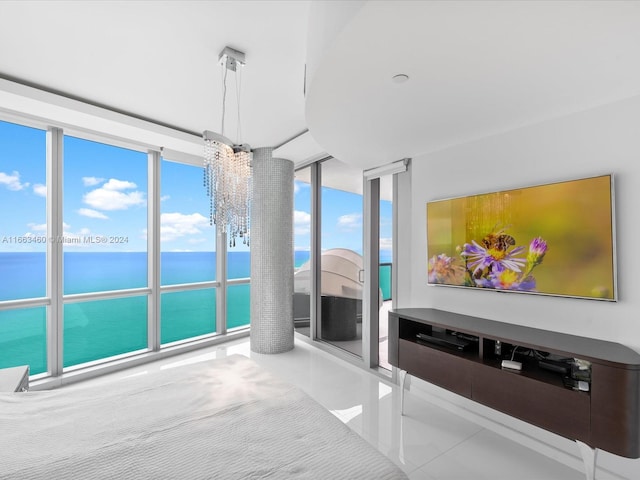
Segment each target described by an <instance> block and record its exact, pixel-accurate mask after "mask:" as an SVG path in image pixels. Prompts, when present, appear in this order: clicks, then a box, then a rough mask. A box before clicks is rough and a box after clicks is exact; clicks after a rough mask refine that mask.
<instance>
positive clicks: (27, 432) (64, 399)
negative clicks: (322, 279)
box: [0, 355, 407, 480]
mask: <svg viewBox="0 0 640 480" xmlns="http://www.w3.org/2000/svg"><path fill="white" fill-rule="evenodd" d="M0 478H2V479H20V480H22V479H25V480H27V479H47V480H49V479H73V478H75V479H106V478H109V479H205V478H210V479H224V480H231V479H294V478H295V479H298V478H317V479H363V480H364V479H367V480H370V479H389V480H390V479H394V480H395V479H406V478H407V477H406V476H405V475H404V473H402V471H401V470H400V469H399V468H398V467H397V466H396V465H394V464H393V463H392V462H390V461H389V460H388V459H387V458H386V457H384V456H383V455H382V454H380V453H379V452H378V451H377V450H375V449H374V448H373V447H372V446H370V445H369V444H368V443H367V442H366V441H364V440H363V439H362V438H360V437H359V436H358V435H357V434H355V433H354V432H352V431H351V430H350V429H349V427H347V426H346V425H344V424H343V423H342V422H340V420H338V419H337V418H335V417H334V416H333V415H332V414H331V413H329V412H328V411H327V410H325V409H324V408H323V407H322V406H320V405H319V404H317V403H316V402H315V401H314V400H312V399H311V398H310V397H308V396H307V395H306V394H305V393H304V392H302V391H301V390H299V389H298V388H296V387H294V386H291V385H289V384H287V383H285V382H282V381H280V380H278V379H276V378H275V377H273V376H272V375H270V374H269V373H268V372H266V371H265V370H263V369H262V368H260V367H259V366H258V365H256V364H255V363H254V362H252V361H251V360H249V359H247V358H246V357H243V356H240V355H234V356H231V357H229V358H225V359H219V360H212V361H209V362H203V363H202V364H196V365H190V366H186V367H179V368H173V369H168V370H165V371H162V372H158V373H152V374H148V375H143V376H140V377H132V378H129V379H125V380H121V381H117V382H113V383H112V384H108V386H105V385H103V386H102V387H100V388H99V389H98V388H93V387H92V388H88V387H87V388H63V389H59V390H53V391H47V392H27V393H16V394H9V393H7V394H0Z"/></svg>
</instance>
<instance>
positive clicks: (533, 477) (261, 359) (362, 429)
mask: <svg viewBox="0 0 640 480" xmlns="http://www.w3.org/2000/svg"><path fill="white" fill-rule="evenodd" d="M233 354H241V355H245V356H247V357H250V358H251V359H252V360H254V361H255V362H257V363H258V364H260V365H261V366H262V367H264V368H265V369H267V370H269V371H270V372H271V373H272V374H274V375H276V376H278V377H280V378H282V379H283V380H285V381H288V382H290V383H292V384H294V385H296V386H298V387H299V388H301V389H302V390H303V391H305V392H306V393H307V394H308V395H310V396H311V397H312V398H314V399H315V400H316V401H317V402H318V403H320V404H321V405H323V406H324V407H325V408H327V409H328V410H329V411H331V412H332V413H333V414H334V415H335V416H336V417H337V418H339V419H340V420H342V421H343V422H344V423H345V424H346V425H348V426H349V427H350V428H351V429H352V430H353V431H354V432H356V433H358V434H359V435H361V436H362V437H363V438H364V439H366V440H367V441H368V442H369V443H370V444H371V445H373V446H375V447H376V448H377V449H378V450H379V451H380V452H382V453H383V454H384V455H386V456H387V457H388V458H390V459H391V460H392V461H393V462H395V463H396V464H397V465H399V466H400V467H401V468H402V469H403V470H404V471H405V472H406V473H407V475H408V476H409V478H410V479H411V480H467V479H474V480H485V479H486V480H506V479H510V480H511V479H518V480H583V479H584V474H582V473H581V472H579V471H577V470H574V469H571V468H569V467H567V466H565V465H563V464H561V463H558V462H556V461H554V460H552V459H549V458H548V457H545V456H543V455H541V454H538V453H536V452H534V451H532V450H530V449H528V448H525V447H523V446H521V445H519V444H516V443H514V442H512V441H511V440H508V439H506V438H505V437H502V436H500V435H498V434H496V433H493V432H491V431H488V430H486V429H483V428H482V427H480V426H478V425H477V424H475V423H473V422H471V421H469V420H466V419H464V418H461V417H459V416H457V415H455V414H453V413H451V412H449V411H446V410H444V409H442V408H440V407H438V406H436V405H433V404H431V403H428V402H427V401H425V400H423V399H421V398H419V397H416V396H415V395H411V394H407V396H406V398H405V416H401V415H400V391H399V387H397V386H395V385H391V384H390V383H389V382H388V381H386V380H384V379H382V378H380V377H378V376H377V375H374V374H373V373H371V372H369V371H366V370H365V369H361V368H358V367H356V366H354V365H351V364H349V363H347V362H345V361H343V360H341V359H339V358H336V357H334V356H332V355H331V354H330V353H328V352H326V351H323V350H320V349H318V348H315V347H314V346H313V345H310V344H307V343H304V342H296V348H295V349H294V350H292V351H290V352H287V353H284V354H279V355H260V354H256V353H253V352H251V351H250V347H249V339H248V338H245V339H241V340H236V341H233V342H229V343H226V344H223V345H218V346H215V347H210V348H207V349H203V350H200V351H195V352H190V353H186V354H184V355H180V356H176V357H172V358H167V359H163V360H159V361H156V362H153V363H151V364H148V365H143V366H140V367H134V368H131V369H128V370H126V371H123V372H118V373H114V374H110V375H105V376H103V377H100V378H96V379H92V380H88V381H86V382H82V383H80V384H77V385H71V386H69V387H64V388H83V387H84V386H89V385H96V384H106V383H108V382H113V381H118V379H121V378H124V377H128V376H131V375H144V374H145V372H151V371H157V370H161V369H166V368H173V367H177V366H180V365H185V364H189V363H194V362H201V361H206V360H210V359H212V358H220V357H224V356H228V355H233Z"/></svg>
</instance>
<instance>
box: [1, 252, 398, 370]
mask: <svg viewBox="0 0 640 480" xmlns="http://www.w3.org/2000/svg"><path fill="white" fill-rule="evenodd" d="M250 258H251V257H250V253H249V252H230V253H229V254H228V261H227V268H228V278H230V279H234V278H247V277H249V276H250V269H251V267H250ZM308 258H309V252H306V251H297V252H295V266H296V268H297V267H299V266H300V265H302V264H303V263H304V262H305V261H307V260H308ZM215 270H216V256H215V253H214V252H164V253H162V254H161V279H162V285H176V284H183V283H194V282H205V281H213V280H215ZM45 278H46V263H45V254H44V253H7V252H0V301H5V300H19V299H27V298H39V297H44V296H45V295H46V284H45ZM146 286H147V254H146V253H145V252H107V253H95V252H92V253H85V252H67V253H65V254H64V281H63V288H64V294H65V295H72V294H81V293H90V292H103V291H110V290H122V289H130V288H144V287H146ZM380 286H381V288H382V291H383V295H384V297H385V299H386V298H389V296H390V295H389V290H390V269H389V267H381V285H380ZM227 295H228V299H227V317H228V320H227V328H229V329H232V328H235V327H240V326H244V325H248V323H249V313H250V300H249V295H250V285H232V286H229V287H228V293H227ZM147 304H148V298H147V296H146V295H141V296H133V297H125V298H118V299H108V300H91V301H84V302H74V303H66V304H65V305H64V307H63V308H64V360H63V361H64V366H65V367H66V366H71V365H77V364H80V363H85V362H90V361H93V360H99V359H102V358H106V357H110V356H113V355H118V354H122V353H128V352H132V351H136V350H143V349H145V348H146V347H147V308H148V305H147ZM215 310H216V297H215V289H213V288H209V289H201V290H190V291H184V292H167V293H163V294H162V295H161V342H162V343H163V344H166V343H170V342H174V341H178V340H183V339H187V338H190V337H194V336H198V335H205V334H210V333H214V332H215V314H212V312H215ZM46 362H47V359H46V307H33V308H23V309H16V310H4V311H0V368H3V367H7V366H13V365H22V364H25V365H26V364H28V365H30V367H31V374H37V373H42V372H45V371H46V370H47V363H46Z"/></svg>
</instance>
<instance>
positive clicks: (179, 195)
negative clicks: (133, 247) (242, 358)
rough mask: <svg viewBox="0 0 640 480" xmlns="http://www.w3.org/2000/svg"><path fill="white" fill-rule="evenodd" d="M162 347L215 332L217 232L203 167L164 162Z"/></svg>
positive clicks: (162, 188)
mask: <svg viewBox="0 0 640 480" xmlns="http://www.w3.org/2000/svg"><path fill="white" fill-rule="evenodd" d="M160 179H161V188H160V212H161V215H160V245H161V252H162V253H161V258H160V269H161V270H160V271H161V285H162V287H164V291H162V293H161V306H160V318H161V321H160V334H161V343H162V344H166V343H171V342H175V341H179V340H184V339H188V338H192V337H196V336H199V335H207V334H212V333H214V332H215V331H216V293H217V292H216V287H215V280H216V266H217V264H216V228H215V225H210V222H209V198H208V197H207V194H206V192H205V189H204V188H203V187H202V168H200V167H197V166H195V165H189V164H184V163H177V162H173V161H167V160H163V161H162V168H161V172H160Z"/></svg>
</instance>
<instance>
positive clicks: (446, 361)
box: [398, 339, 472, 398]
mask: <svg viewBox="0 0 640 480" xmlns="http://www.w3.org/2000/svg"><path fill="white" fill-rule="evenodd" d="M399 345H400V348H399V349H398V350H399V351H398V357H399V361H398V363H399V368H400V369H402V370H406V371H407V372H409V374H411V375H413V376H416V377H418V378H421V379H422V380H425V381H427V382H430V383H433V384H434V385H438V386H439V387H442V388H446V389H447V390H451V391H452V392H454V393H457V394H459V395H462V396H464V397H467V398H471V375H472V369H471V368H470V365H471V363H472V362H470V361H469V360H467V359H465V358H460V357H457V356H456V355H455V354H451V353H449V352H442V351H440V350H437V349H435V348H431V347H427V346H423V345H419V344H417V343H416V342H410V341H408V340H403V339H400V343H399Z"/></svg>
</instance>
